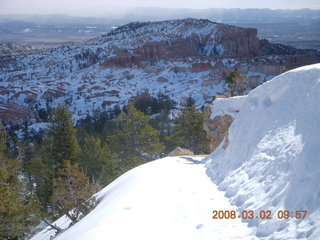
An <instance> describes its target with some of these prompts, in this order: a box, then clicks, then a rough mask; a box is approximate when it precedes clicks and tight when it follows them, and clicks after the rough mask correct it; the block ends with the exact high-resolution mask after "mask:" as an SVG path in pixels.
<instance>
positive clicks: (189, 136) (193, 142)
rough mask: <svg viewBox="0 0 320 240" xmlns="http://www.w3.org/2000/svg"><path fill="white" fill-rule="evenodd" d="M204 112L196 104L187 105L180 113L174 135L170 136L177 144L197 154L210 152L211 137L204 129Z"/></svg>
mask: <svg viewBox="0 0 320 240" xmlns="http://www.w3.org/2000/svg"><path fill="white" fill-rule="evenodd" d="M202 124H203V114H202V113H201V112H198V111H197V110H196V108H195V106H194V105H193V106H191V107H185V108H184V109H183V111H182V112H181V113H180V114H179V116H178V118H177V120H176V125H174V127H173V135H172V136H170V137H169V140H170V141H172V142H173V143H174V144H175V146H180V147H183V148H187V149H189V150H191V151H193V152H194V153H195V154H201V153H208V151H209V139H208V137H207V135H206V132H205V131H204V130H203V125H202Z"/></svg>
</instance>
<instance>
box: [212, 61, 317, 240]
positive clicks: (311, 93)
mask: <svg viewBox="0 0 320 240" xmlns="http://www.w3.org/2000/svg"><path fill="white" fill-rule="evenodd" d="M244 100H245V103H244V104H243V106H242V107H241V109H240V112H239V113H238V115H237V116H236V118H235V120H234V122H233V124H232V125H231V127H230V129H229V145H228V147H227V148H226V150H223V149H222V146H220V147H219V149H217V150H216V151H215V152H214V153H212V154H211V155H210V156H209V157H208V159H207V160H208V163H207V167H208V171H207V173H208V175H209V176H210V177H211V179H212V180H213V182H214V183H216V184H218V186H219V189H220V190H222V191H225V194H226V196H227V197H228V198H230V200H231V202H232V204H234V205H235V206H237V207H238V208H239V210H253V211H259V210H271V211H272V212H277V211H278V210H289V211H290V212H292V211H293V212H295V211H296V210H307V211H308V217H307V218H306V219H305V220H296V219H294V218H291V219H288V220H283V219H282V220H280V219H278V218H277V217H276V216H274V217H273V218H272V219H271V220H256V219H253V220H251V221H248V222H249V224H250V226H253V227H256V229H257V232H256V236H257V237H260V238H262V239H273V240H276V239H319V238H318V237H319V236H320V235H319V232H320V214H319V213H320V211H319V207H320V189H319V182H320V161H319V156H320V148H319V137H320V125H319V122H320V111H319V108H318V107H317V105H316V104H317V103H319V102H320V64H315V65H311V66H307V67H302V68H298V69H295V70H292V71H290V72H287V73H284V74H282V75H280V76H278V77H275V78H274V79H272V80H271V81H269V82H266V83H264V84H263V85H261V86H259V87H257V88H256V89H254V90H252V91H251V92H250V94H249V95H248V97H246V98H244ZM228 102H229V103H230V104H231V106H230V107H231V108H232V107H233V106H232V104H234V101H233V100H226V101H225V103H228ZM235 102H236V101H235ZM225 107H226V108H228V107H227V106H225Z"/></svg>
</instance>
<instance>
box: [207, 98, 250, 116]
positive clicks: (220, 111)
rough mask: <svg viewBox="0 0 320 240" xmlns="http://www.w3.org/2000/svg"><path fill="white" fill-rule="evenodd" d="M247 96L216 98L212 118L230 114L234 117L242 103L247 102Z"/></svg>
mask: <svg viewBox="0 0 320 240" xmlns="http://www.w3.org/2000/svg"><path fill="white" fill-rule="evenodd" d="M246 99H247V96H237V97H232V98H216V99H215V100H214V102H213V103H212V106H211V115H210V118H211V119H214V118H215V117H217V116H223V115H230V116H232V117H233V118H235V116H236V115H237V114H238V112H239V111H240V109H241V107H242V105H243V104H244V103H245V102H246Z"/></svg>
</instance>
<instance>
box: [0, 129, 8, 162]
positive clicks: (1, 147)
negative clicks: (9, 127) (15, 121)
mask: <svg viewBox="0 0 320 240" xmlns="http://www.w3.org/2000/svg"><path fill="white" fill-rule="evenodd" d="M7 148H8V146H7V131H6V129H5V127H4V126H3V125H2V124H1V123H0V157H1V156H3V155H4V153H5V151H6V150H7Z"/></svg>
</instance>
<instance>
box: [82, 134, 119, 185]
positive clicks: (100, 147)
mask: <svg viewBox="0 0 320 240" xmlns="http://www.w3.org/2000/svg"><path fill="white" fill-rule="evenodd" d="M81 148H82V153H81V155H80V158H79V167H80V169H83V171H84V172H85V173H86V175H87V176H90V178H91V179H92V181H93V182H95V183H96V182H98V183H101V184H102V185H106V184H108V183H110V182H111V181H112V180H113V179H114V178H115V177H116V176H117V171H116V170H117V169H116V156H115V154H113V153H112V152H111V150H110V148H109V146H108V145H107V144H105V143H102V142H101V140H100V139H99V138H97V137H93V136H86V137H85V138H84V140H83V144H82V146H81Z"/></svg>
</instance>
